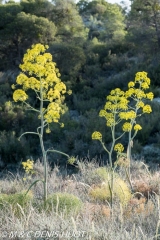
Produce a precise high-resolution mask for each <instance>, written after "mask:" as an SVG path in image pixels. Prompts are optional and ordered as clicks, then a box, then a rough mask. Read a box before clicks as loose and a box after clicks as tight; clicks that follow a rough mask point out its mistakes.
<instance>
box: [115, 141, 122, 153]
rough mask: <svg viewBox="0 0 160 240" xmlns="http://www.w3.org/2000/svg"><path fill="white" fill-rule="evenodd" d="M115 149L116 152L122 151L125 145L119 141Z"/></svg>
mask: <svg viewBox="0 0 160 240" xmlns="http://www.w3.org/2000/svg"><path fill="white" fill-rule="evenodd" d="M114 150H115V151H116V152H119V153H121V152H123V150H124V147H123V145H122V144H121V143H117V144H116V145H115V146H114Z"/></svg>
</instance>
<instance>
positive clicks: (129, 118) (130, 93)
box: [92, 72, 154, 203]
mask: <svg viewBox="0 0 160 240" xmlns="http://www.w3.org/2000/svg"><path fill="white" fill-rule="evenodd" d="M149 87H150V79H149V78H148V76H147V73H146V72H137V73H136V76H135V79H134V81H131V82H129V83H128V89H127V91H122V90H121V89H119V88H116V89H114V90H112V91H111V92H110V94H109V95H108V96H107V101H106V104H105V106H104V109H102V110H100V112H99V116H100V117H104V118H105V119H106V125H107V127H109V128H110V129H111V136H112V142H111V145H110V147H109V148H107V147H106V146H105V143H104V142H103V140H102V133H100V132H98V131H95V132H93V134H92V139H93V140H99V141H100V143H101V144H102V146H103V148H104V150H105V151H106V152H107V153H108V156H109V165H110V170H111V172H112V174H111V176H112V177H111V178H112V179H111V185H110V191H111V192H110V194H111V203H112V199H113V198H112V195H113V180H114V179H113V178H114V170H115V166H116V164H118V161H116V164H114V165H113V159H112V155H113V151H114V150H115V151H117V156H118V157H120V156H122V155H123V156H124V154H123V150H124V146H123V145H122V144H121V143H120V142H118V143H116V142H117V141H118V140H120V139H121V138H122V136H123V135H124V134H125V133H128V147H127V154H126V162H127V165H126V166H127V169H128V170H127V171H126V174H127V178H128V181H129V183H130V185H131V188H132V184H131V179H130V160H131V147H132V145H133V139H134V138H135V136H136V134H137V132H138V131H139V130H141V129H142V126H140V125H139V124H138V123H137V121H136V120H137V119H138V117H140V116H142V114H145V113H148V114H149V113H151V112H152V109H151V106H150V105H149V104H147V103H146V102H147V100H151V101H152V99H153V97H154V95H153V93H152V92H148V93H147V92H146V91H147V90H148V89H149ZM120 122H121V123H122V133H121V135H120V136H118V137H116V133H117V132H116V127H117V125H118V124H119V123H120Z"/></svg>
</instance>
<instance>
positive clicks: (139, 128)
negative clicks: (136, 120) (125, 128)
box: [134, 124, 142, 131]
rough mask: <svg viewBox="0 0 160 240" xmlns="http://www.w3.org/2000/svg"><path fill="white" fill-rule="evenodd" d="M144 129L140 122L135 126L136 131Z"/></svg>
mask: <svg viewBox="0 0 160 240" xmlns="http://www.w3.org/2000/svg"><path fill="white" fill-rule="evenodd" d="M141 129H142V127H141V126H140V125H139V124H136V125H135V126H134V130H135V131H139V130H141Z"/></svg>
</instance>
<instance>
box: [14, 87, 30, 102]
mask: <svg viewBox="0 0 160 240" xmlns="http://www.w3.org/2000/svg"><path fill="white" fill-rule="evenodd" d="M27 98H28V95H27V94H26V93H25V91H23V90H21V89H18V90H15V91H14V93H13V100H14V101H15V102H17V101H22V102H24V101H26V100H27Z"/></svg>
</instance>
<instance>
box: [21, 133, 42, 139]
mask: <svg viewBox="0 0 160 240" xmlns="http://www.w3.org/2000/svg"><path fill="white" fill-rule="evenodd" d="M25 134H35V135H38V136H39V134H38V133H36V132H25V133H22V134H21V136H20V137H19V140H20V139H21V137H22V136H23V135H25Z"/></svg>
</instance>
